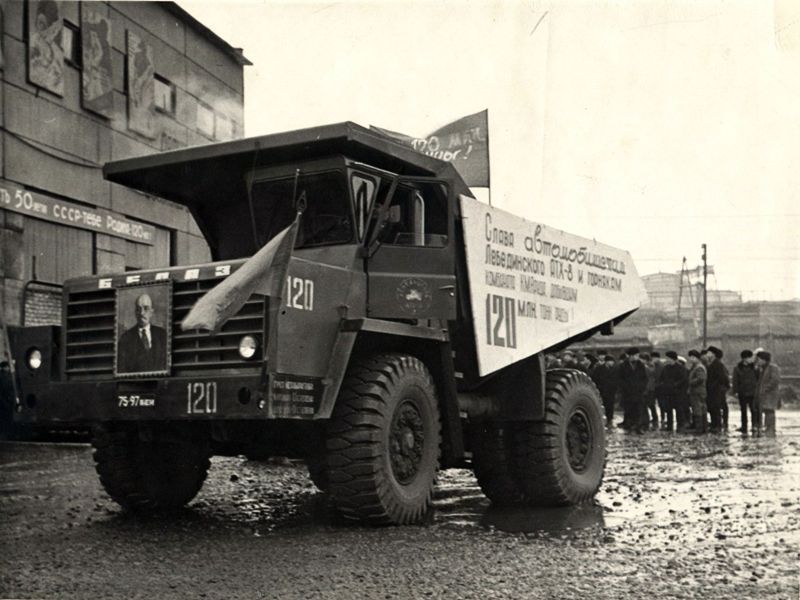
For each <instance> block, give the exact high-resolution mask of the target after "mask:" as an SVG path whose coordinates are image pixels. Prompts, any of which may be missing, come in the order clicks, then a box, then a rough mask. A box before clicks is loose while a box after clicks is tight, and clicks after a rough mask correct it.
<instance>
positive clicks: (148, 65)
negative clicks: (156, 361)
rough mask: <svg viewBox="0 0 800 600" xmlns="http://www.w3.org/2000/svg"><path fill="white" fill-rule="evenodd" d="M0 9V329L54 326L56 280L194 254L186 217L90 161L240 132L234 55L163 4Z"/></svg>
mask: <svg viewBox="0 0 800 600" xmlns="http://www.w3.org/2000/svg"><path fill="white" fill-rule="evenodd" d="M0 8H1V9H2V12H1V13H0V19H1V20H2V23H1V24H0V31H1V32H2V36H1V37H0V44H1V45H0V69H1V70H0V78H1V80H0V136H1V138H0V316H1V317H2V319H3V321H4V322H5V323H6V324H9V325H18V324H27V325H31V324H51V323H52V324H56V323H58V322H59V313H60V298H59V295H60V294H59V287H58V286H59V284H61V283H62V282H63V281H64V280H65V279H67V278H70V277H75V276H80V275H90V274H97V273H108V272H120V271H126V270H136V269H143V268H151V267H160V266H168V265H175V264H188V263H197V262H203V261H206V260H208V259H209V251H208V247H207V246H206V244H205V241H204V240H203V238H202V236H201V233H200V231H199V229H198V228H197V226H196V224H195V223H194V220H193V218H192V217H191V215H190V214H189V212H188V210H187V209H185V208H184V207H182V206H179V205H177V204H174V203H171V202H168V201H165V200H162V199H159V198H155V197H152V196H148V195H145V194H142V193H138V192H135V191H132V190H129V189H127V188H124V187H121V186H118V185H115V184H112V183H109V182H107V181H105V180H104V179H103V176H102V165H103V164H104V163H105V162H107V161H111V160H118V159H123V158H129V157H132V156H139V155H143V154H148V153H153V152H158V151H163V150H170V149H175V148H182V147H186V146H192V145H198V144H208V143H212V142H215V141H223V140H229V139H234V138H237V137H241V136H242V134H243V131H244V115H243V113H244V97H243V68H244V66H245V65H247V64H250V63H249V62H248V61H247V59H245V58H244V56H243V55H242V52H241V51H240V50H238V49H235V48H232V47H231V46H230V45H228V44H227V43H226V42H225V41H224V40H222V39H221V38H219V37H218V36H217V35H216V34H214V33H213V32H212V31H211V30H209V29H208V28H206V27H205V26H204V25H202V24H201V23H199V22H198V21H197V20H195V19H194V18H193V17H191V15H189V14H188V13H187V12H185V11H184V10H183V9H181V8H180V7H179V6H178V5H177V4H175V3H172V2H55V1H53V0H38V1H37V0H29V1H25V2H23V1H22V0H4V1H3V2H2V3H0ZM2 345H3V341H2V339H0V346H2Z"/></svg>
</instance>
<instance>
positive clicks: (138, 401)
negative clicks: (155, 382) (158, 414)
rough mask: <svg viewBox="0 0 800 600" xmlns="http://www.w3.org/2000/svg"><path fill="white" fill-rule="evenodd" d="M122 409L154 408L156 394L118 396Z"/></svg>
mask: <svg viewBox="0 0 800 600" xmlns="http://www.w3.org/2000/svg"><path fill="white" fill-rule="evenodd" d="M117 401H118V404H117V405H118V406H119V407H120V408H154V407H155V405H156V396H155V394H117Z"/></svg>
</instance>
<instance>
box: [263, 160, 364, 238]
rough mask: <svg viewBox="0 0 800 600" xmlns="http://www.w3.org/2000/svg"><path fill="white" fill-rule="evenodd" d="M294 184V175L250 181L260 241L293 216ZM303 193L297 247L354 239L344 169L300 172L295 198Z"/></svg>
mask: <svg viewBox="0 0 800 600" xmlns="http://www.w3.org/2000/svg"><path fill="white" fill-rule="evenodd" d="M294 185H295V178H294V177H293V176H290V177H282V178H279V179H268V180H264V181H256V182H255V183H253V189H252V198H253V212H254V216H255V221H256V233H257V235H258V241H259V244H260V245H263V244H265V243H267V242H268V241H269V240H271V239H272V238H273V237H275V236H276V235H277V234H278V233H280V232H281V231H282V230H283V229H285V228H286V227H288V226H289V225H291V223H292V221H293V220H294V217H295V214H296V209H295V207H294V205H293V203H292V200H293V196H294ZM302 197H305V202H306V210H305V212H304V213H303V217H302V219H301V221H300V231H298V233H297V244H296V247H297V248H307V247H311V246H325V245H330V244H346V243H349V242H352V241H354V235H353V219H352V213H351V210H350V199H349V196H348V193H347V185H346V180H345V175H344V173H343V172H341V171H327V172H324V173H310V174H301V175H300V177H299V178H298V179H297V198H302Z"/></svg>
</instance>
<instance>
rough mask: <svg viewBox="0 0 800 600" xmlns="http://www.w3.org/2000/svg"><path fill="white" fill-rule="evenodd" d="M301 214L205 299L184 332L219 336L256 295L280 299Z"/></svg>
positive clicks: (189, 317)
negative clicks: (221, 330) (192, 330)
mask: <svg viewBox="0 0 800 600" xmlns="http://www.w3.org/2000/svg"><path fill="white" fill-rule="evenodd" d="M300 215H301V213H297V217H296V218H295V220H294V223H292V224H291V225H290V226H289V227H287V228H286V229H284V230H283V231H281V232H280V233H279V234H278V235H276V236H275V237H274V238H272V239H271V240H270V241H269V242H268V243H267V244H266V245H265V246H264V247H263V248H261V250H259V251H258V252H256V253H255V254H254V255H253V256H251V257H250V258H249V259H248V260H247V262H245V263H244V264H243V265H242V266H241V267H240V268H239V269H238V270H237V271H235V272H234V273H233V274H232V275H230V276H229V277H227V278H226V279H224V280H223V281H222V282H220V283H219V284H218V285H216V286H215V287H214V288H212V289H211V290H210V291H209V292H208V293H207V294H206V295H205V296H202V297H201V298H200V299H199V300H198V301H197V302H196V303H195V305H194V306H193V307H192V310H190V311H189V314H188V315H186V317H185V318H184V319H183V321H182V322H181V330H183V331H186V330H188V329H207V330H208V331H212V332H215V333H216V332H217V331H219V330H220V329H221V328H222V326H223V325H224V324H225V323H226V322H227V320H228V319H230V318H231V317H232V316H234V315H235V314H236V313H238V312H239V310H241V308H242V306H244V303H245V302H247V299H248V298H250V296H251V295H252V294H254V293H259V294H265V295H267V296H272V297H273V298H280V297H281V295H282V293H283V282H284V280H285V279H286V271H287V269H288V268H289V259H290V258H291V257H292V249H293V248H294V243H295V240H296V239H297V230H298V228H299V223H300Z"/></svg>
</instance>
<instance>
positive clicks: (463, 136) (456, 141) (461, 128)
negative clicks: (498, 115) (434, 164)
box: [370, 110, 489, 187]
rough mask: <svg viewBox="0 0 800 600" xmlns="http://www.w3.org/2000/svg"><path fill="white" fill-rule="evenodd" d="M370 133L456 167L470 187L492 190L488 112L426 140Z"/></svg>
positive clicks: (392, 133)
mask: <svg viewBox="0 0 800 600" xmlns="http://www.w3.org/2000/svg"><path fill="white" fill-rule="evenodd" d="M370 129H372V130H373V131H376V132H377V133H380V134H381V135H384V136H386V137H388V138H391V139H393V140H395V141H396V142H400V143H401V144H404V145H406V146H411V147H412V148H414V150H417V151H418V152H422V153H423V154H426V155H427V156H432V157H434V158H439V159H441V160H445V161H447V162H450V163H452V164H453V166H454V167H455V168H456V170H457V171H458V173H459V175H461V177H463V178H464V182H465V183H466V184H467V185H468V186H470V187H489V111H488V110H482V111H481V112H478V113H475V114H474V115H467V116H466V117H461V118H460V119H458V120H456V121H453V122H452V123H448V124H447V125H445V126H444V127H440V128H439V129H437V130H436V131H434V132H433V133H431V134H430V135H428V136H426V137H423V138H415V137H413V136H410V135H406V134H404V133H398V132H396V131H391V130H390V129H383V128H381V127H375V126H374V125H373V126H371V127H370Z"/></svg>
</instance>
